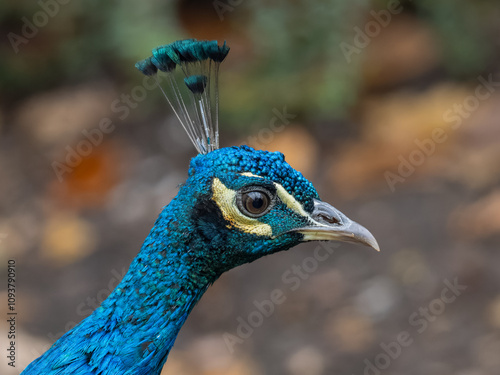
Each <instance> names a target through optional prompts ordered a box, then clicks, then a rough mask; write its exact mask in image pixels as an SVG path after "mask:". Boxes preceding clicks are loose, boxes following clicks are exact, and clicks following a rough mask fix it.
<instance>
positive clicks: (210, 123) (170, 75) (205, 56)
mask: <svg viewBox="0 0 500 375" xmlns="http://www.w3.org/2000/svg"><path fill="white" fill-rule="evenodd" d="M228 52H229V47H227V46H226V43H225V42H224V44H223V45H222V46H219V45H218V44H217V41H215V40H213V41H206V40H205V41H198V40H196V39H186V40H179V41H176V42H174V43H171V44H166V45H163V46H160V47H157V48H155V49H154V50H153V55H152V56H150V57H148V58H147V59H144V60H142V61H139V62H138V63H136V64H135V66H136V68H137V69H139V70H140V71H141V72H142V73H143V74H145V75H147V76H151V77H153V78H154V79H155V81H156V83H157V85H158V86H159V87H160V89H161V91H162V92H163V95H164V96H165V98H166V99H167V101H168V103H169V104H170V106H171V107H172V110H173V111H174V113H175V115H176V116H177V118H178V119H179V121H180V123H181V125H182V127H183V128H184V130H185V131H186V133H187V134H188V137H189V139H190V140H191V142H192V143H193V145H194V147H195V148H196V150H197V151H198V152H199V153H200V154H207V153H209V152H211V151H213V150H216V149H218V148H219V87H218V86H219V66H220V63H221V62H222V61H223V60H224V59H225V58H226V56H227V54H228ZM179 70H180V72H179ZM165 78H166V81H167V82H168V84H167V85H164V84H163V85H162V83H163V82H164V81H165Z"/></svg>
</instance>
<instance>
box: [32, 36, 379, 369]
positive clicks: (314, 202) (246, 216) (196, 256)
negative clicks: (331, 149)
mask: <svg viewBox="0 0 500 375" xmlns="http://www.w3.org/2000/svg"><path fill="white" fill-rule="evenodd" d="M227 52H228V48H227V47H226V46H225V44H224V45H223V46H222V47H219V46H217V43H216V42H196V41H193V40H188V41H182V42H176V43H173V44H171V45H167V46H162V47H159V48H158V49H156V50H154V52H153V56H152V57H151V58H148V59H146V60H143V61H142V62H140V63H138V64H137V67H138V68H139V70H141V71H142V72H143V73H144V74H146V75H148V76H154V75H155V74H157V71H158V69H159V70H160V71H164V69H165V71H166V72H167V73H168V74H170V73H171V72H172V70H173V69H175V66H177V65H179V64H180V65H182V69H186V70H189V69H191V68H192V67H189V66H185V65H183V64H186V63H192V62H193V61H195V62H199V60H200V59H201V60H207V59H208V60H209V61H211V62H212V64H213V63H220V61H222V60H223V59H224V57H225V55H227ZM212 67H213V66H212V65H210V64H209V70H210V69H211V68H212ZM201 73H202V74H194V73H192V72H190V73H189V74H186V84H187V88H188V89H189V90H191V93H192V94H193V95H192V98H193V100H194V104H195V105H198V106H199V107H198V110H199V112H193V113H195V114H197V115H198V118H197V121H198V123H197V124H196V125H193V123H192V122H190V123H187V124H183V125H189V126H191V127H193V126H197V128H196V129H194V128H188V129H187V131H188V135H189V136H190V138H191V139H192V141H193V144H195V146H196V147H197V149H198V150H199V151H200V154H199V155H197V156H196V157H194V158H193V159H192V160H191V163H190V167H189V171H188V178H187V180H186V182H185V183H184V184H183V185H182V187H181V188H180V191H179V193H178V194H177V196H176V197H175V198H174V199H173V200H172V201H171V202H170V204H169V205H168V206H166V207H164V209H163V210H162V212H161V214H160V216H159V217H158V219H157V220H156V222H155V225H154V227H153V229H152V230H151V232H150V234H149V236H148V237H147V238H146V240H145V242H144V244H143V245H142V248H141V250H140V252H139V254H138V255H137V256H136V258H135V259H134V260H133V261H132V264H131V265H130V268H129V270H128V272H127V274H126V275H125V277H124V278H123V280H122V281H121V283H120V284H119V285H118V286H117V287H116V289H115V290H114V291H113V292H112V293H111V295H110V296H109V297H108V298H107V299H106V300H105V301H104V302H103V303H102V304H101V306H100V307H99V308H97V309H96V310H95V311H94V312H93V314H92V315H91V316H89V317H88V318H86V319H85V320H83V321H82V322H81V323H80V324H79V325H78V326H76V327H75V328H74V329H72V330H71V331H69V332H67V333H66V334H65V335H64V336H63V337H61V338H60V339H59V340H58V341H57V342H56V343H54V345H53V346H52V347H51V348H50V349H49V350H48V351H47V352H46V353H45V354H44V355H42V356H41V357H40V358H38V359H36V360H35V361H34V362H32V363H31V364H30V365H29V366H28V367H27V368H26V369H25V370H24V372H23V373H22V374H23V375H35V374H36V375H39V374H47V375H56V374H75V375H84V374H95V375H118V374H120V375H122V374H152V375H154V374H160V372H161V370H162V367H163V365H164V363H165V361H166V360H167V357H168V355H169V353H170V350H171V348H172V346H173V344H174V342H175V339H176V337H177V334H178V333H179V330H180V328H181V327H182V325H183V324H184V322H185V320H186V318H187V316H188V315H189V313H190V312H191V310H192V309H193V307H194V306H195V305H196V303H197V302H198V301H199V299H200V298H201V296H202V295H203V293H204V292H205V291H206V289H207V288H208V287H209V286H210V285H211V284H212V283H214V282H215V281H216V280H217V278H218V277H219V276H220V275H221V274H222V273H224V272H225V271H227V270H229V269H232V268H234V267H237V266H239V265H241V264H244V263H248V262H252V261H254V260H255V259H258V258H260V257H262V256H265V255H269V254H273V253H276V252H278V251H281V250H286V249H288V248H290V247H292V246H295V245H297V244H299V243H300V242H302V241H312V240H340V241H354V242H361V243H364V244H367V245H370V246H372V247H374V248H376V249H378V245H377V243H376V241H375V239H374V238H373V236H372V235H371V234H370V233H369V232H368V231H367V230H366V229H365V228H363V227H361V226H360V225H359V224H356V223H355V222H352V221H351V220H349V219H348V218H347V217H346V216H345V215H343V214H342V213H341V212H339V211H337V210H336V209H334V208H333V207H331V206H330V205H328V204H326V203H324V202H321V201H320V199H319V196H318V193H317V192H316V189H315V188H314V186H313V185H312V184H311V183H310V182H309V181H308V180H307V179H305V178H304V176H302V174H301V173H300V172H298V171H296V170H295V169H293V168H292V167H291V166H290V165H289V164H288V163H287V162H286V161H285V159H284V156H283V154H281V153H279V152H267V151H258V150H254V149H252V148H250V147H247V146H241V147H228V148H222V149H218V147H217V144H218V130H217V128H216V126H215V127H214V122H215V124H216V121H217V118H216V117H215V120H214V121H212V122H211V117H210V116H211V115H212V114H211V112H213V111H214V104H210V99H211V97H210V95H212V94H213V92H212V94H207V93H206V91H207V90H205V87H206V85H207V81H208V82H210V79H212V81H211V82H212V83H213V81H214V79H213V76H212V77H211V78H210V77H209V76H210V72H209V71H204V72H201ZM204 77H208V78H204ZM190 86H191V87H190ZM215 87H216V86H215ZM208 91H210V90H208ZM194 94H196V95H194ZM202 95H207V96H203V97H202ZM169 103H171V101H170V100H169ZM212 103H217V101H214V102H212ZM182 107H183V105H180V108H181V109H182ZM174 110H175V108H174ZM215 111H216V109H215ZM176 114H178V117H179V120H181V122H182V119H190V118H189V116H188V115H187V114H186V113H184V112H182V113H181V112H176ZM203 116H205V117H203ZM193 118H194V117H193ZM190 121H191V120H190ZM190 132H191V133H190ZM214 137H216V139H215V140H214Z"/></svg>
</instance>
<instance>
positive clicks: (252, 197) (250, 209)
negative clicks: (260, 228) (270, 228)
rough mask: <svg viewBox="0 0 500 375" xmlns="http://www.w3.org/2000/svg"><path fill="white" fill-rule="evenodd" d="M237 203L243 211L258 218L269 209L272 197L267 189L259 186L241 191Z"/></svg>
mask: <svg viewBox="0 0 500 375" xmlns="http://www.w3.org/2000/svg"><path fill="white" fill-rule="evenodd" d="M237 203H238V208H239V209H240V211H241V213H243V214H244V215H246V216H249V217H252V218H257V217H260V216H263V215H264V214H266V213H267V212H268V211H269V209H270V208H271V203H272V198H271V195H270V193H269V192H268V191H267V190H265V189H260V188H259V189H255V190H247V191H244V192H241V193H240V195H239V196H238V200H237Z"/></svg>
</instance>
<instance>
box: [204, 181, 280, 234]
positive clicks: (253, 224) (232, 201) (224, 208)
mask: <svg viewBox="0 0 500 375" xmlns="http://www.w3.org/2000/svg"><path fill="white" fill-rule="evenodd" d="M212 193H213V197H212V199H213V200H214V202H215V203H216V204H217V206H218V207H219V209H220V210H221V212H222V215H223V216H224V219H226V220H227V221H228V222H229V223H230V225H231V227H235V228H238V229H240V230H241V231H243V232H245V233H249V234H255V235H257V236H267V237H271V236H272V235H273V230H272V228H271V226H270V225H269V224H264V223H261V222H260V221H259V220H257V219H254V218H251V217H248V216H245V215H243V214H242V213H241V212H240V210H239V209H238V206H237V205H236V194H237V193H236V191H234V190H231V189H229V188H227V187H226V185H224V184H223V183H222V182H221V180H219V179H218V178H214V181H213V182H212Z"/></svg>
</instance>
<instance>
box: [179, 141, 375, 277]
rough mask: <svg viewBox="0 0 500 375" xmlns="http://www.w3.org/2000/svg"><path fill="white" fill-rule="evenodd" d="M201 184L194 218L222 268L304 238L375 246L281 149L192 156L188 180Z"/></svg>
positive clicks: (241, 149)
mask: <svg viewBox="0 0 500 375" xmlns="http://www.w3.org/2000/svg"><path fill="white" fill-rule="evenodd" d="M193 182H194V184H195V185H200V186H199V187H198V191H204V190H205V191H206V190H210V193H209V194H199V195H198V197H197V202H196V203H195V209H194V210H193V216H192V220H193V221H194V223H195V224H194V227H195V228H196V230H197V231H200V232H199V233H198V234H201V236H196V237H197V238H200V237H203V238H209V239H210V243H211V245H212V246H211V247H213V248H214V249H215V250H213V251H212V252H211V254H210V256H211V257H216V258H217V259H214V260H215V261H217V262H218V263H219V264H223V265H224V266H223V268H224V269H229V268H232V267H235V266H236V265H239V264H242V263H246V262H249V261H252V260H254V259H257V258H259V257H261V256H263V255H267V254H271V253H274V252H277V251H280V250H285V249H288V248H290V247H292V246H295V245H297V244H299V243H300V242H304V241H315V240H333V241H349V242H358V243H362V244H365V245H368V246H371V247H373V248H374V249H376V250H378V244H377V241H376V240H375V238H374V237H373V235H372V234H371V233H370V232H369V231H368V230H367V229H365V228H364V227H362V226H361V225H359V224H357V223H356V222H354V221H352V220H350V219H349V218H348V217H347V216H345V215H344V214H342V213H341V212H340V211H338V210H337V209H335V208H334V207H332V206H331V205H329V204H328V203H325V202H322V201H321V200H320V199H319V196H318V193H317V192H316V189H315V188H314V187H313V185H312V184H311V183H310V182H309V181H308V180H306V179H305V178H304V177H303V176H302V174H301V173H300V172H298V171H296V170H295V169H293V168H292V167H291V166H290V165H289V164H288V163H286V162H285V160H284V156H283V155H282V154H281V153H271V152H266V151H256V150H253V149H252V148H250V147H247V146H242V147H231V148H224V149H220V150H216V151H213V152H211V153H208V154H206V155H199V156H197V157H196V158H194V159H193V161H192V162H191V168H190V177H189V179H188V184H189V183H193Z"/></svg>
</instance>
